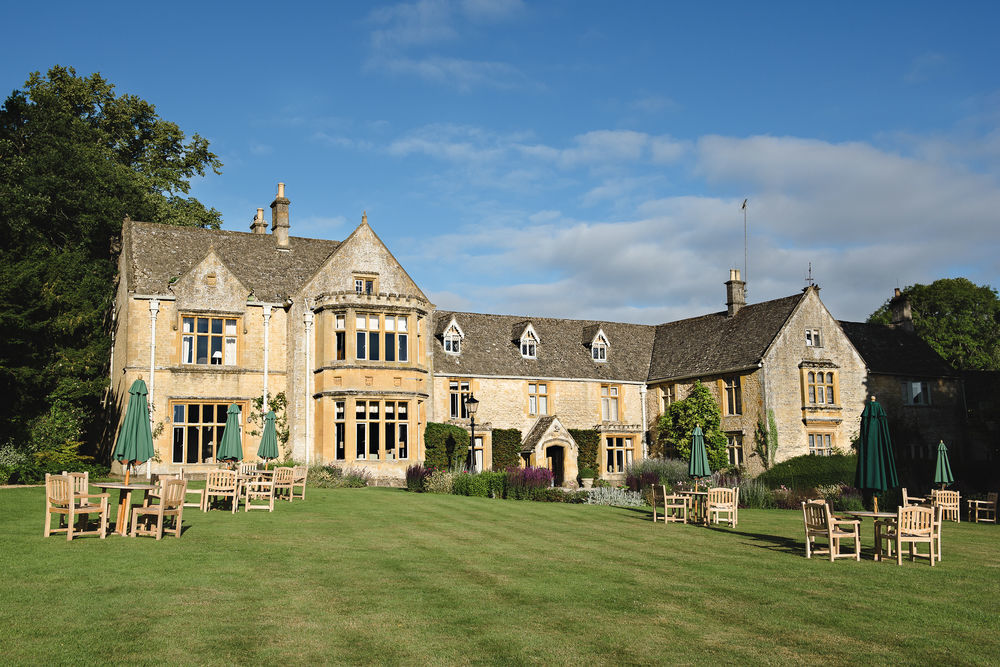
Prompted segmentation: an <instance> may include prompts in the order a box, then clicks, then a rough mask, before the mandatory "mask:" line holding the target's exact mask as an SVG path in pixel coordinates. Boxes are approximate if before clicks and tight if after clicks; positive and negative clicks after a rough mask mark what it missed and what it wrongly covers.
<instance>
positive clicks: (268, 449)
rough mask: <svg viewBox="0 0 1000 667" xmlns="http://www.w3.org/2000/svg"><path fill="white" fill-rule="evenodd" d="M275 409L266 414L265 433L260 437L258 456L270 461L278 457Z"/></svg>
mask: <svg viewBox="0 0 1000 667" xmlns="http://www.w3.org/2000/svg"><path fill="white" fill-rule="evenodd" d="M274 420H275V415H274V410H269V411H268V413H267V414H266V415H265V416H264V435H262V436H261V438H260V447H258V448H257V456H258V457H259V458H262V459H264V460H265V461H270V460H272V459H276V458H278V433H277V431H276V429H275V428H274Z"/></svg>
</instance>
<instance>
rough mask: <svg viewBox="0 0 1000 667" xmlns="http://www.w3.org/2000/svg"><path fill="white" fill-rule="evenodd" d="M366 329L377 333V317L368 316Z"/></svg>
mask: <svg viewBox="0 0 1000 667" xmlns="http://www.w3.org/2000/svg"><path fill="white" fill-rule="evenodd" d="M368 328H369V329H371V330H373V331H378V315H369V316H368Z"/></svg>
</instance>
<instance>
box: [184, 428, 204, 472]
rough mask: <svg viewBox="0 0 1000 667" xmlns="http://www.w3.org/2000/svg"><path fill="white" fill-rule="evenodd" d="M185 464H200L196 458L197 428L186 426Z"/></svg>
mask: <svg viewBox="0 0 1000 667" xmlns="http://www.w3.org/2000/svg"><path fill="white" fill-rule="evenodd" d="M187 462H188V463H201V459H200V458H198V427H197V426H188V427H187Z"/></svg>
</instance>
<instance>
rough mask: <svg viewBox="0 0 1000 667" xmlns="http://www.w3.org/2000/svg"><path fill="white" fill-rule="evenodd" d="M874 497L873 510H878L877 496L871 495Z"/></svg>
mask: <svg viewBox="0 0 1000 667" xmlns="http://www.w3.org/2000/svg"><path fill="white" fill-rule="evenodd" d="M872 498H874V499H875V511H876V512H878V496H872Z"/></svg>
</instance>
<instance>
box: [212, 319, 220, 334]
mask: <svg viewBox="0 0 1000 667" xmlns="http://www.w3.org/2000/svg"><path fill="white" fill-rule="evenodd" d="M212 333H214V334H221V333H222V320H220V319H216V318H212Z"/></svg>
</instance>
